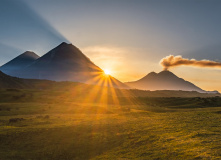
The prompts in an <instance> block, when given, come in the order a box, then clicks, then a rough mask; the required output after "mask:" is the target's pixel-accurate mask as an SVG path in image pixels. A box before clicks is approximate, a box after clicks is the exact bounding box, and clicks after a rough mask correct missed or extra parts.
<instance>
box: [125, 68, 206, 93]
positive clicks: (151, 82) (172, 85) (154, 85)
mask: <svg viewBox="0 0 221 160" xmlns="http://www.w3.org/2000/svg"><path fill="white" fill-rule="evenodd" d="M125 84H127V85H128V86H130V87H132V88H136V89H142V90H151V91H153V90H183V91H197V92H200V93H207V91H204V90H202V89H201V88H199V87H197V86H195V85H194V84H193V83H190V82H188V81H185V80H184V79H182V78H179V77H177V76H176V75H175V74H173V73H172V72H170V71H162V72H160V73H158V74H157V73H155V72H151V73H149V74H148V75H146V76H145V77H143V78H141V79H140V80H138V81H134V82H127V83H125Z"/></svg>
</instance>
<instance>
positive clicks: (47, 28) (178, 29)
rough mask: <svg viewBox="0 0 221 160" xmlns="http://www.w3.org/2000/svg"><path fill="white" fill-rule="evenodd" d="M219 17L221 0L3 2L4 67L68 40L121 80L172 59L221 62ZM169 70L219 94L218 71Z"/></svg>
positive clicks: (0, 4) (220, 78)
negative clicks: (26, 53) (27, 52)
mask: <svg viewBox="0 0 221 160" xmlns="http://www.w3.org/2000/svg"><path fill="white" fill-rule="evenodd" d="M220 15H221V1H220V0H23V1H20V0H1V1H0V20H1V25H0V35H1V37H0V49H1V50H2V51H1V50H0V54H1V61H0V63H1V64H3V63H4V62H6V61H7V60H9V59H10V58H13V57H14V56H17V55H18V54H20V53H22V52H23V51H25V50H33V51H34V52H36V53H37V54H39V55H43V54H45V53H46V52H47V51H48V50H50V49H52V48H53V47H55V46H57V45H58V44H59V43H60V42H62V41H66V42H70V43H72V44H74V45H75V46H77V47H78V48H80V49H81V50H82V51H83V52H84V53H85V54H86V55H87V56H88V57H89V58H90V59H91V60H92V61H93V62H94V63H95V64H97V65H98V66H100V67H101V68H102V69H109V70H111V73H112V75H113V76H115V77H116V78H118V79H119V80H122V81H131V80H137V79H139V78H141V77H143V76H145V75H146V74H147V73H149V72H151V71H156V72H159V71H161V70H162V68H161V66H160V65H159V61H160V59H161V58H163V57H165V56H168V55H170V54H173V55H182V56H183V57H185V58H196V59H198V60H200V59H210V60H216V61H220V60H221V53H220V52H221V21H220ZM2 22H3V23H2ZM2 24H3V25H2ZM2 48H6V49H5V50H4V49H2ZM10 48H11V50H10ZM171 71H173V72H174V73H175V74H177V75H178V76H180V77H182V78H184V79H186V80H189V81H191V82H193V83H195V84H196V85H198V86H199V87H201V88H203V89H207V90H215V89H217V90H219V91H221V85H220V82H221V70H217V69H216V70H215V69H205V68H203V69H201V68H192V67H182V66H181V67H178V68H174V69H172V70H171Z"/></svg>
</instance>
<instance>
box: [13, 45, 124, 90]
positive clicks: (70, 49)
mask: <svg viewBox="0 0 221 160" xmlns="http://www.w3.org/2000/svg"><path fill="white" fill-rule="evenodd" d="M13 76H16V77H20V78H27V79H47V80H54V81H74V82H83V83H89V84H99V85H104V86H111V87H118V88H128V86H126V85H125V84H124V83H122V82H120V81H119V80H117V79H115V78H114V77H112V76H107V75H105V74H104V72H103V70H102V69H100V68H99V67H98V66H96V65H95V64H94V63H93V62H92V61H91V60H90V59H89V58H88V57H86V56H85V55H84V54H83V53H82V52H81V51H80V50H79V49H78V48H77V47H75V46H74V45H72V44H67V43H65V42H63V43H61V44H60V45H58V46H57V47H55V48H54V49H52V50H51V51H49V52H48V53H46V54H45V55H43V56H42V57H40V58H38V59H37V60H35V61H34V62H32V63H31V64H30V65H28V66H26V67H25V68H22V69H20V70H19V71H17V73H14V74H13Z"/></svg>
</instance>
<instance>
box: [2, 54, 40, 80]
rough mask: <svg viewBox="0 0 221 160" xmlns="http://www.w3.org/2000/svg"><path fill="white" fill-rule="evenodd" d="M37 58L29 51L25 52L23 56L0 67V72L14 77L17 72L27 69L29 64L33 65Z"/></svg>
mask: <svg viewBox="0 0 221 160" xmlns="http://www.w3.org/2000/svg"><path fill="white" fill-rule="evenodd" d="M38 58H39V56H38V55H37V54H36V53H34V52H31V51H26V52H24V53H23V54H21V55H19V56H17V57H15V58H14V59H12V60H11V61H9V62H7V63H6V64H4V65H2V66H1V67H0V71H2V72H4V73H5V74H8V75H12V76H13V75H15V74H16V72H18V71H19V70H21V69H23V68H25V67H27V66H28V65H30V64H31V63H33V62H34V61H35V60H36V59H38Z"/></svg>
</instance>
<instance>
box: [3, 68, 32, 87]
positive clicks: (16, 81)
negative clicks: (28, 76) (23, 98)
mask: <svg viewBox="0 0 221 160" xmlns="http://www.w3.org/2000/svg"><path fill="white" fill-rule="evenodd" d="M32 87H33V85H32V83H31V81H30V82H29V81H26V80H25V79H20V78H16V77H11V76H8V75H6V74H4V73H3V72H1V71H0V89H2V88H13V89H29V88H32Z"/></svg>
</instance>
